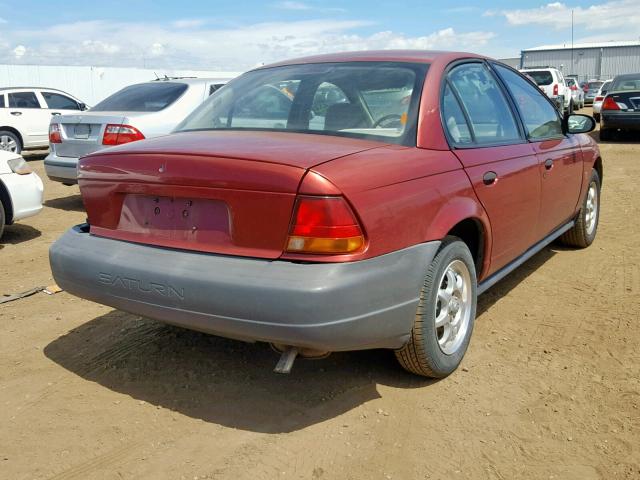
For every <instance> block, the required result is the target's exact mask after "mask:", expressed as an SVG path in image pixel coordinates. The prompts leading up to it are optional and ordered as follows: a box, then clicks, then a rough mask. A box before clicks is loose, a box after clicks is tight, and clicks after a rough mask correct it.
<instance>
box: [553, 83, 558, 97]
mask: <svg viewBox="0 0 640 480" xmlns="http://www.w3.org/2000/svg"><path fill="white" fill-rule="evenodd" d="M557 95H558V84H557V83H554V84H553V96H554V97H555V96H557Z"/></svg>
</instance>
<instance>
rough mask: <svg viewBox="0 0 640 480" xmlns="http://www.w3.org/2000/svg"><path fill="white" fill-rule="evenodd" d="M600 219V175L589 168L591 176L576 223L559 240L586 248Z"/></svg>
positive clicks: (593, 237) (591, 240)
mask: <svg viewBox="0 0 640 480" xmlns="http://www.w3.org/2000/svg"><path fill="white" fill-rule="evenodd" d="M599 219H600V176H599V175H598V172H597V171H596V170H595V169H593V170H591V178H590V179H589V186H588V187H587V194H586V195H585V198H584V201H583V202H582V207H580V212H578V217H577V218H576V223H575V225H574V226H573V228H572V229H571V230H569V231H568V232H566V233H565V234H564V235H562V237H560V241H561V242H562V243H564V244H565V245H569V246H571V247H578V248H586V247H588V246H589V245H591V244H592V243H593V240H594V239H595V238H596V232H597V231H598V220H599Z"/></svg>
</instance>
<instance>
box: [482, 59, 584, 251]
mask: <svg viewBox="0 0 640 480" xmlns="http://www.w3.org/2000/svg"><path fill="white" fill-rule="evenodd" d="M493 67H494V68H495V69H496V71H497V72H498V75H499V76H500V77H501V78H502V80H503V81H504V83H505V85H506V87H507V89H508V90H509V92H510V93H511V96H512V97H513V100H514V103H515V104H516V107H517V109H518V112H519V114H520V117H521V118H522V122H523V124H524V128H525V130H526V132H527V138H528V139H529V141H530V142H531V146H532V147H533V149H534V151H535V152H536V156H537V157H538V163H539V167H538V168H539V176H540V185H541V201H540V215H539V219H538V233H537V240H541V239H542V238H544V237H546V236H547V235H549V234H550V233H552V232H553V231H554V230H556V229H557V228H558V227H560V226H562V225H563V224H565V223H566V222H567V221H568V220H570V219H571V217H572V216H573V215H574V214H575V211H576V206H577V203H578V198H579V196H580V187H581V181H582V152H581V150H580V146H579V142H578V141H577V139H575V138H574V137H573V136H571V135H565V134H564V133H563V128H562V120H561V118H560V116H559V114H558V112H557V111H556V109H555V108H553V105H552V104H551V103H550V102H549V101H548V100H547V98H545V97H544V95H542V94H541V93H540V92H539V90H538V89H536V88H535V87H534V86H533V85H531V84H530V83H529V82H528V81H527V80H526V79H524V78H523V77H522V76H520V75H519V74H518V73H516V72H515V71H513V70H511V69H510V68H508V67H505V66H503V65H499V64H494V65H493Z"/></svg>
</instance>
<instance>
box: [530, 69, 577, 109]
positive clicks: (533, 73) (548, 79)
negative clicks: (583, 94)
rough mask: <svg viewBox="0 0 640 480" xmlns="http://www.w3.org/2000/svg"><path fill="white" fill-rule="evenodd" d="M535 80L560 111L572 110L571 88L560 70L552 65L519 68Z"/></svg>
mask: <svg viewBox="0 0 640 480" xmlns="http://www.w3.org/2000/svg"><path fill="white" fill-rule="evenodd" d="M520 71H521V72H522V73H524V74H525V75H528V76H529V77H531V78H532V79H533V81H534V82H536V85H538V87H539V88H540V90H542V91H543V92H544V93H545V95H547V97H549V98H550V99H551V100H553V102H554V103H555V104H556V107H557V108H558V110H560V111H561V112H568V113H572V112H573V102H572V101H571V90H570V89H569V87H568V86H567V83H566V82H565V79H564V76H563V75H562V72H560V70H558V69H556V68H552V67H541V68H523V69H521V70H520Z"/></svg>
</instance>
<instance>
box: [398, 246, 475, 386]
mask: <svg viewBox="0 0 640 480" xmlns="http://www.w3.org/2000/svg"><path fill="white" fill-rule="evenodd" d="M456 260H459V261H461V262H462V263H463V264H464V266H466V269H467V270H468V273H469V280H470V281H469V285H468V287H467V293H468V295H469V297H468V298H469V300H470V305H469V306H468V307H467V308H468V311H469V312H470V317H469V320H468V322H467V327H466V331H465V332H464V337H463V340H462V341H461V343H460V344H459V346H458V347H457V348H456V350H455V352H452V353H450V354H447V353H444V351H443V350H442V348H441V347H440V345H439V343H438V334H439V333H438V332H439V330H438V329H437V328H436V324H435V319H436V310H437V297H438V290H439V288H440V286H441V282H444V281H445V280H444V276H445V272H446V270H447V269H448V267H449V266H450V265H451V264H452V262H454V261H456ZM476 302H477V287H476V271H475V266H474V263H473V257H472V256H471V252H469V248H468V247H467V245H466V244H465V243H464V242H462V241H460V239H458V238H457V237H447V238H446V239H445V240H444V241H443V242H442V245H441V246H440V249H439V250H438V253H437V254H436V256H435V258H434V259H433V261H432V262H431V264H430V265H429V267H428V268H427V271H426V274H425V278H424V284H423V286H422V289H421V291H420V303H419V304H418V309H417V311H416V316H415V320H414V325H413V329H412V330H411V337H410V339H409V342H407V344H406V345H405V346H404V347H402V348H401V349H399V350H396V352H395V353H396V358H397V359H398V361H399V362H400V365H402V367H403V368H404V369H405V370H408V371H409V372H411V373H415V374H416V375H421V376H425V377H432V378H443V377H446V376H447V375H449V374H451V373H452V372H453V371H454V370H455V369H456V368H458V365H460V362H461V361H462V358H463V357H464V354H465V352H466V351H467V347H468V346H469V341H470V339H471V333H472V332H473V323H474V320H475V316H476Z"/></svg>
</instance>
